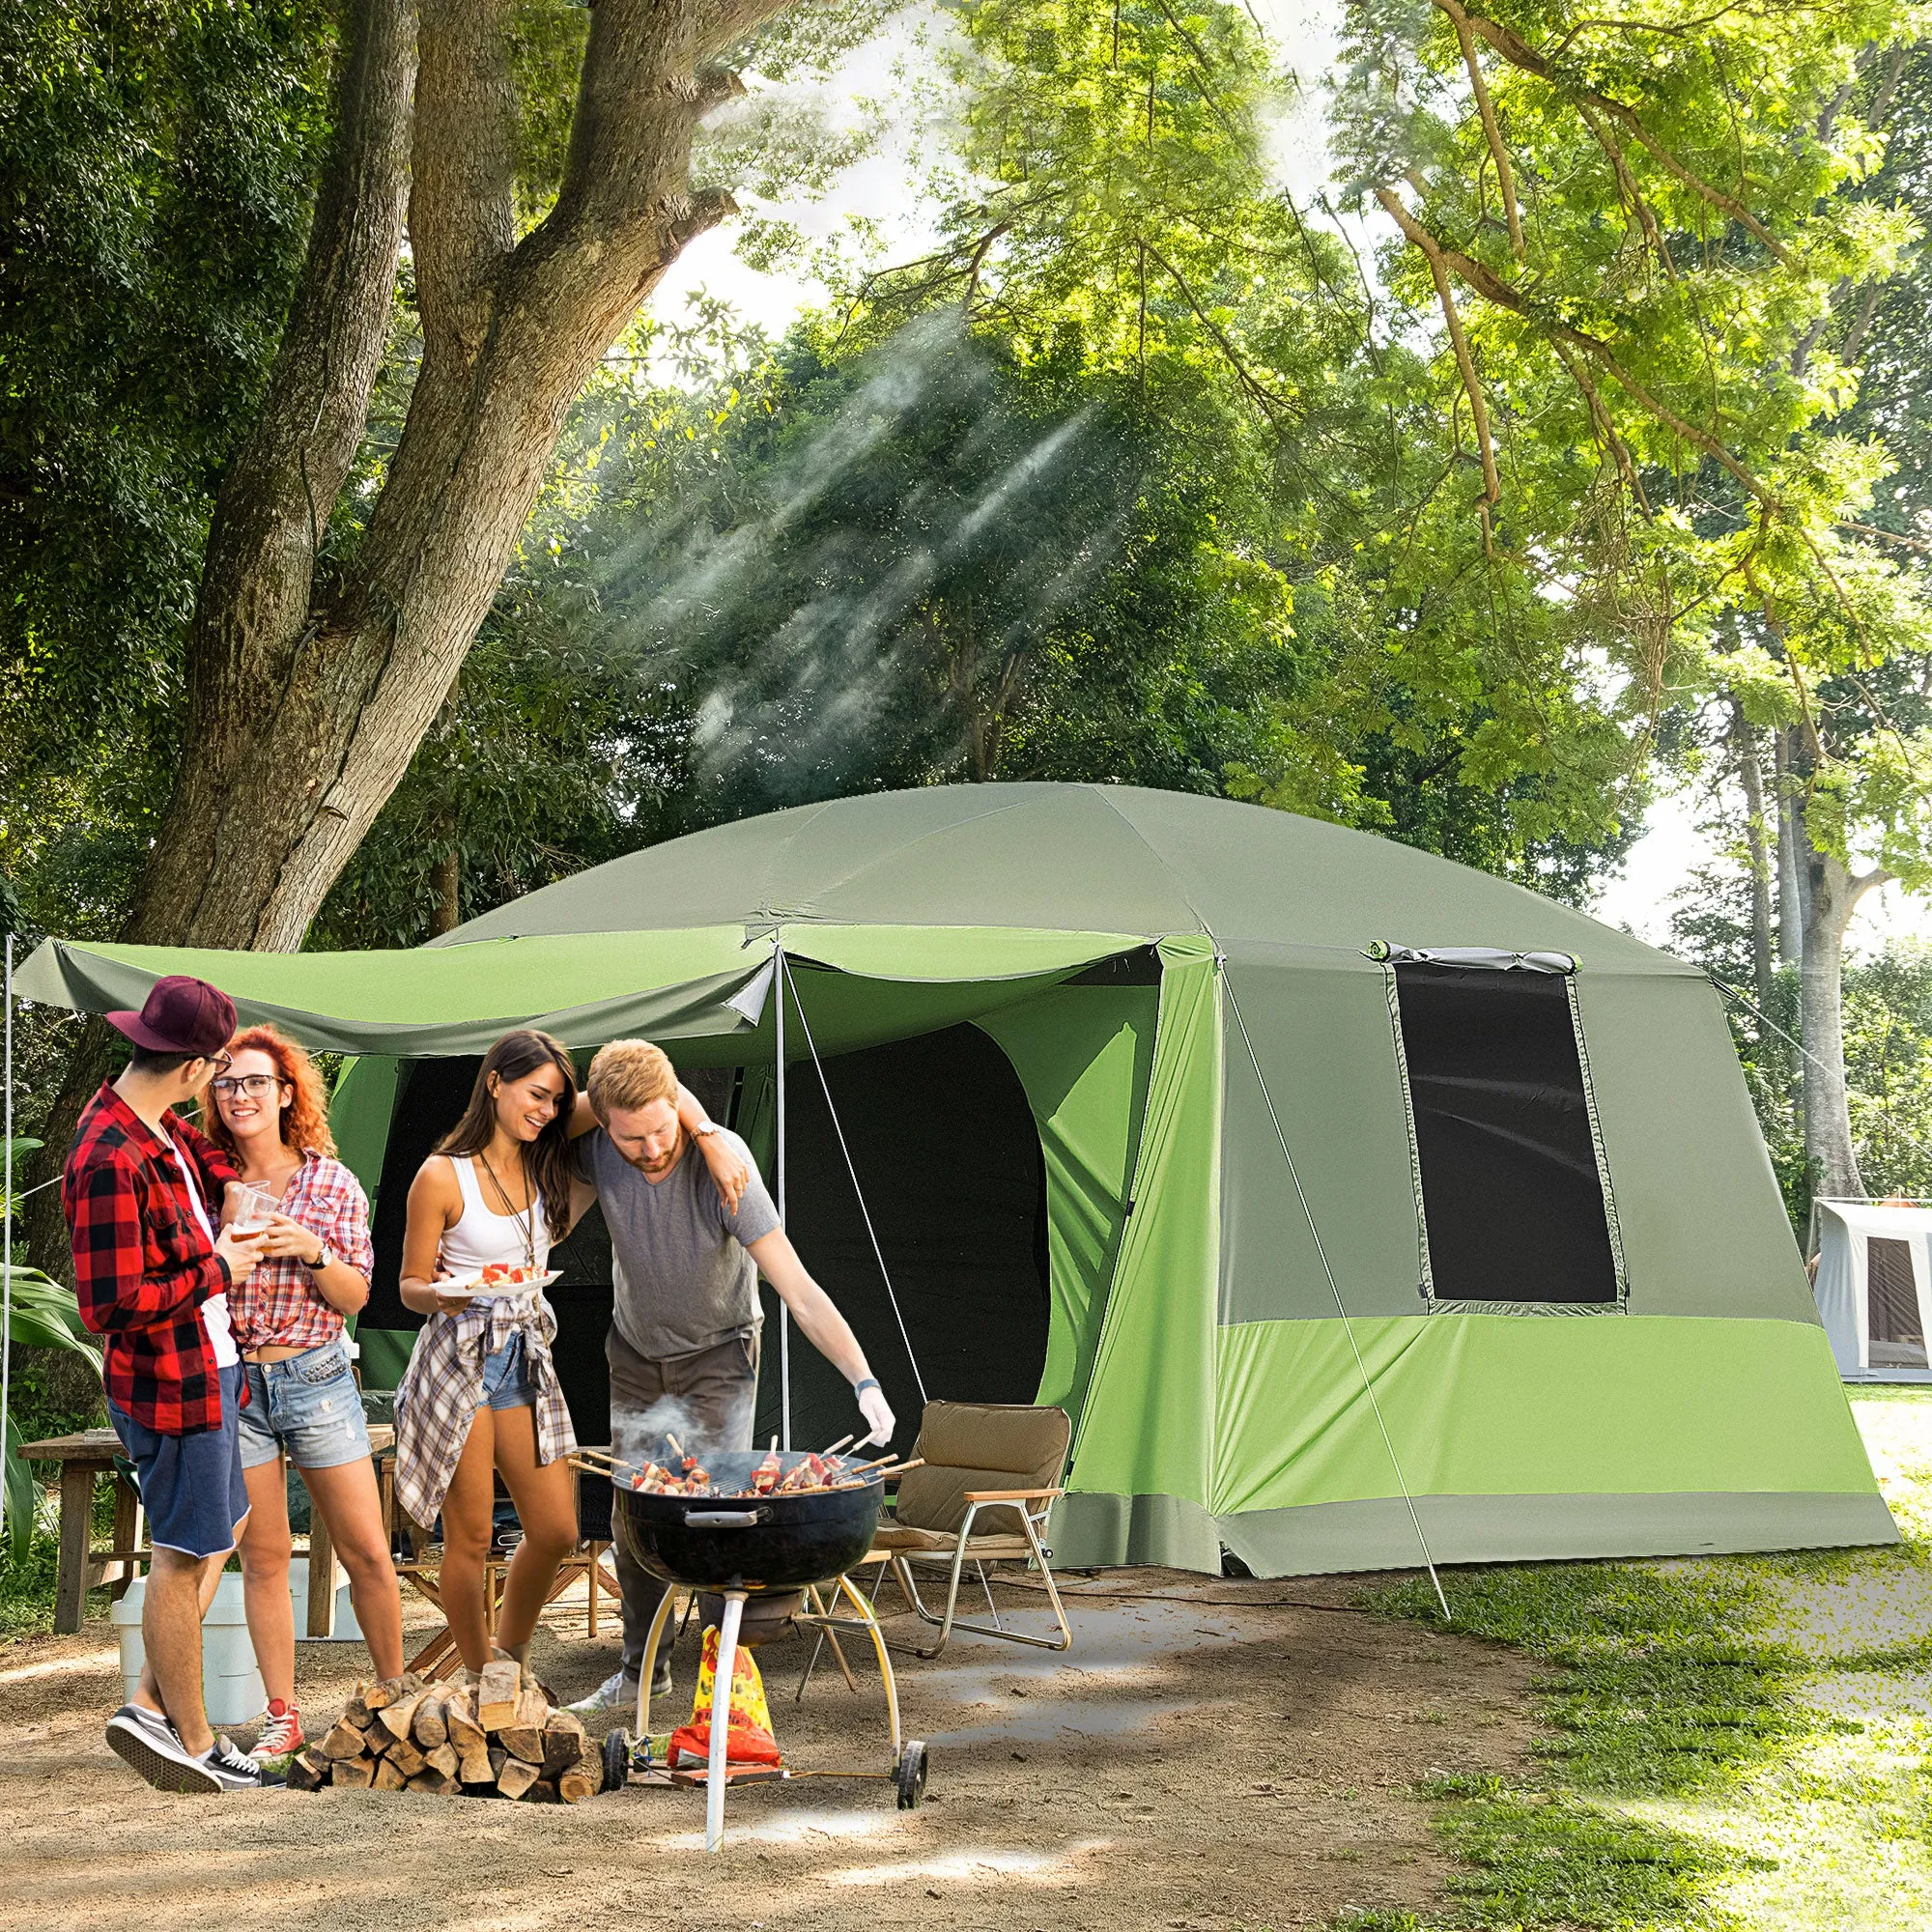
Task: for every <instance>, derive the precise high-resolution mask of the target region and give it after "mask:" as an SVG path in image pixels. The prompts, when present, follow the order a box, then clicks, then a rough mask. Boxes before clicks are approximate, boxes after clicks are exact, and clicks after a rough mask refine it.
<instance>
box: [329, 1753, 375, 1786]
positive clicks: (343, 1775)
mask: <svg viewBox="0 0 1932 1932" xmlns="http://www.w3.org/2000/svg"><path fill="white" fill-rule="evenodd" d="M375 1776H376V1760H375V1759H374V1758H372V1757H342V1758H337V1759H336V1761H335V1770H334V1772H333V1773H332V1774H331V1776H330V1778H329V1782H330V1783H331V1784H334V1785H336V1786H338V1787H347V1786H349V1785H356V1786H359V1787H360V1788H361V1789H363V1790H365V1791H366V1790H367V1789H368V1787H369V1785H370V1784H371V1782H372V1781H373V1780H374V1778H375Z"/></svg>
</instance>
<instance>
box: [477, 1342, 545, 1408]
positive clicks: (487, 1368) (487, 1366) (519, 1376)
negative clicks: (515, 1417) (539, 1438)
mask: <svg viewBox="0 0 1932 1932" xmlns="http://www.w3.org/2000/svg"><path fill="white" fill-rule="evenodd" d="M536 1399H537V1392H536V1389H535V1387H534V1386H533V1385H532V1383H531V1381H530V1365H529V1361H528V1358H527V1357H526V1355H525V1353H524V1338H523V1336H522V1335H521V1334H517V1335H512V1336H511V1337H510V1339H509V1340H508V1341H507V1342H505V1343H504V1344H503V1346H502V1347H501V1348H500V1349H498V1350H497V1352H496V1353H495V1354H494V1355H486V1356H485V1357H484V1358H483V1406H484V1407H485V1408H533V1407H534V1406H536Z"/></svg>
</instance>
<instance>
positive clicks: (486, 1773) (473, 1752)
mask: <svg viewBox="0 0 1932 1932" xmlns="http://www.w3.org/2000/svg"><path fill="white" fill-rule="evenodd" d="M443 1748H444V1749H445V1750H453V1749H454V1748H455V1747H454V1746H453V1745H445V1746H444V1747H443ZM456 1775H457V1776H458V1777H459V1778H461V1779H462V1781H463V1782H464V1783H465V1784H494V1783H495V1782H496V1781H497V1774H496V1772H495V1771H494V1770H493V1769H492V1768H491V1764H490V1748H489V1747H488V1746H487V1745H482V1744H477V1745H472V1746H470V1747H469V1748H468V1749H467V1750H465V1751H464V1753H463V1756H462V1760H461V1762H460V1763H459V1764H458V1765H457V1767H456Z"/></svg>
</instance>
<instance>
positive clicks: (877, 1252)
mask: <svg viewBox="0 0 1932 1932" xmlns="http://www.w3.org/2000/svg"><path fill="white" fill-rule="evenodd" d="M779 970H780V971H781V973H782V974H783V976H784V982H785V984H786V985H787V986H789V987H791V996H792V998H793V999H794V1000H796V1001H798V1023H799V1025H800V1026H802V1027H803V1028H804V1029H805V1043H806V1045H807V1047H808V1048H810V1052H811V1064H812V1065H813V1066H815V1067H816V1068H817V1069H818V1085H819V1090H820V1091H821V1092H822V1093H823V1094H824V1095H825V1111H826V1112H827V1113H828V1114H830V1115H831V1116H832V1131H833V1132H834V1133H835V1134H837V1135H838V1151H839V1152H840V1153H841V1154H843V1155H844V1157H845V1172H846V1173H847V1174H848V1175H850V1176H851V1177H852V1193H853V1196H854V1198H855V1199H856V1200H857V1201H858V1203H859V1212H860V1214H861V1215H862V1216H863V1217H864V1219H865V1223H866V1238H867V1240H868V1241H870V1242H871V1244H872V1258H873V1260H874V1261H876V1262H877V1263H878V1264H879V1275H880V1278H881V1279H882V1280H883V1281H884V1282H885V1284H886V1297H887V1299H888V1300H890V1301H891V1303H892V1304H893V1320H894V1321H896V1322H897V1323H898V1324H899V1340H900V1341H901V1342H903V1343H904V1344H905V1351H906V1360H907V1361H908V1362H910V1363H911V1364H912V1378H913V1380H914V1381H915V1382H916V1383H917V1384H918V1385H919V1399H920V1401H921V1402H922V1403H926V1402H930V1401H931V1400H932V1398H931V1397H930V1396H928V1395H927V1394H926V1392H925V1377H924V1376H923V1374H922V1373H921V1372H920V1366H919V1357H918V1356H917V1355H916V1354H914V1353H913V1348H912V1337H911V1335H909V1334H908V1333H907V1332H906V1320H905V1314H904V1312H903V1311H902V1310H901V1309H900V1307H899V1295H898V1290H897V1289H895V1287H894V1286H893V1274H892V1270H891V1269H890V1268H889V1267H887V1265H886V1255H885V1250H884V1249H883V1248H881V1247H880V1246H879V1236H878V1234H877V1231H876V1230H875V1229H874V1228H873V1226H872V1210H871V1208H869V1207H867V1203H866V1190H865V1189H864V1188H863V1187H861V1186H860V1185H859V1170H858V1169H857V1168H856V1167H855V1166H854V1165H853V1164H852V1150H851V1149H850V1148H849V1147H847V1146H846V1144H845V1128H844V1125H843V1123H842V1122H840V1121H839V1119H838V1108H837V1107H835V1106H834V1105H833V1104H832V1083H831V1082H830V1081H829V1080H828V1079H827V1078H826V1077H825V1063H824V1061H822V1060H821V1059H819V1057H818V1044H817V1042H816V1041H815V1040H814V1039H813V1038H812V1037H811V1022H810V1020H809V1019H808V1018H807V1017H806V1013H805V1002H804V1001H803V1000H800V999H799V997H798V987H797V986H796V984H794V983H793V980H792V977H791V962H790V961H789V960H787V959H786V958H785V956H784V954H783V952H780V954H779Z"/></svg>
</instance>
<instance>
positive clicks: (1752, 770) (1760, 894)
mask: <svg viewBox="0 0 1932 1932" xmlns="http://www.w3.org/2000/svg"><path fill="white" fill-rule="evenodd" d="M1731 743H1732V745H1733V746H1734V748H1735V749H1736V752H1737V754H1738V771H1739V774H1740V776H1741V777H1742V779H1743V781H1744V791H1745V845H1746V849H1747V852H1748V854H1749V859H1750V888H1751V911H1750V932H1751V984H1752V987H1753V989H1754V991H1755V993H1756V997H1757V1005H1758V1010H1759V1011H1760V1012H1763V1011H1765V1010H1766V1009H1768V1008H1769V1007H1770V1005H1771V975H1772V959H1771V861H1770V857H1769V854H1768V852H1767V850H1766V844H1765V829H1766V827H1765V813H1764V767H1763V766H1762V765H1761V764H1760V763H1759V762H1758V743H1757V733H1756V732H1755V731H1754V730H1753V729H1752V728H1751V725H1750V723H1749V721H1748V720H1747V718H1746V717H1745V712H1744V706H1743V705H1741V704H1740V703H1738V701H1737V700H1736V699H1735V698H1733V699H1732V700H1731Z"/></svg>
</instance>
